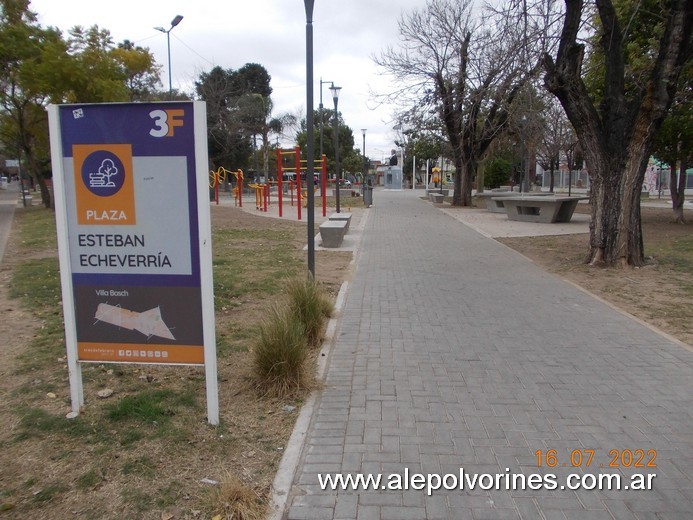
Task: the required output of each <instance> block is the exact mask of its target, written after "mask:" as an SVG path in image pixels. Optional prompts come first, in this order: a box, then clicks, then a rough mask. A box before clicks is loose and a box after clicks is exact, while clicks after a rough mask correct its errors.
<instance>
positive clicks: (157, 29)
mask: <svg viewBox="0 0 693 520" xmlns="http://www.w3.org/2000/svg"><path fill="white" fill-rule="evenodd" d="M154 30H155V31H161V32H162V33H165V32H166V29H164V28H163V27H154Z"/></svg>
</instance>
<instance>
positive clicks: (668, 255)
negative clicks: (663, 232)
mask: <svg viewBox="0 0 693 520" xmlns="http://www.w3.org/2000/svg"><path fill="white" fill-rule="evenodd" d="M646 254H648V255H651V256H654V257H655V258H656V259H657V262H658V263H659V264H660V265H663V266H666V267H669V268H671V269H673V270H674V271H677V272H679V273H682V274H693V237H681V238H677V239H675V240H672V241H671V242H669V243H666V244H662V245H660V246H659V247H657V248H653V249H649V248H648V251H647V253H646Z"/></svg>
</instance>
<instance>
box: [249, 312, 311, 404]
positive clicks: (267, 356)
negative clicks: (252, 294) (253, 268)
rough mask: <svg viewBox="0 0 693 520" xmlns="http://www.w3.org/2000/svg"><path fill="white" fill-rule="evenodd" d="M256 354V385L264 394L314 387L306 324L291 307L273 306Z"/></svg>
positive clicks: (260, 336) (255, 349)
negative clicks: (309, 367)
mask: <svg viewBox="0 0 693 520" xmlns="http://www.w3.org/2000/svg"><path fill="white" fill-rule="evenodd" d="M253 354H254V375H255V379H256V386H257V388H258V389H259V390H260V392H261V393H262V394H263V395H264V396H269V397H288V396H290V395H293V394H295V393H297V392H300V391H301V390H307V389H308V388H310V386H311V381H312V379H313V377H312V376H311V375H310V371H309V370H308V364H307V360H308V345H307V343H306V331H305V327H304V326H303V323H302V322H301V320H300V319H299V318H298V317H297V316H296V315H295V314H293V313H292V312H291V311H290V310H289V309H287V308H283V309H280V308H279V307H277V306H276V305H275V306H273V307H272V308H271V310H270V313H269V316H268V317H267V318H266V320H265V321H264V322H263V323H262V324H261V325H260V329H259V336H258V338H257V340H256V346H255V348H254V349H253Z"/></svg>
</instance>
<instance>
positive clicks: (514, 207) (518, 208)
mask: <svg viewBox="0 0 693 520" xmlns="http://www.w3.org/2000/svg"><path fill="white" fill-rule="evenodd" d="M494 198H496V199H499V200H501V201H502V202H503V205H504V206H505V210H506V213H507V214H508V219H509V220H519V221H522V222H543V223H554V222H570V219H571V218H572V217H573V212H574V211H575V208H576V207H577V204H578V202H579V201H581V200H589V197H537V196H527V197H494Z"/></svg>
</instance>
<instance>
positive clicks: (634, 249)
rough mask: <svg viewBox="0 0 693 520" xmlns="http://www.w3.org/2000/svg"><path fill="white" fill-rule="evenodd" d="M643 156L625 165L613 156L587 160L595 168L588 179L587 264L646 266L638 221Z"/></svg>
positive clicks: (632, 159)
mask: <svg viewBox="0 0 693 520" xmlns="http://www.w3.org/2000/svg"><path fill="white" fill-rule="evenodd" d="M589 155H592V154H591V153H590V154H589ZM643 156H644V154H643V153H642V152H641V153H638V154H636V156H635V157H632V156H631V157H628V158H626V159H625V160H624V161H621V160H619V159H618V158H613V156H612V157H610V160H608V161H606V162H604V161H599V158H598V157H592V158H590V163H589V164H591V165H592V164H594V165H595V167H594V168H590V172H591V173H592V172H594V175H592V177H591V179H590V182H591V191H592V196H591V203H592V222H591V223H590V250H589V253H588V256H587V258H586V262H587V263H589V264H591V265H597V264H608V265H620V266H622V267H625V266H628V265H630V266H642V265H643V264H644V263H645V256H644V252H643V238H642V226H641V219H640V191H641V189H642V183H643V178H644V172H645V168H644V167H643V165H642V164H643ZM644 160H645V161H646V160H647V159H646V158H645V159H644ZM624 163H625V164H624ZM614 172H621V174H620V175H618V174H614Z"/></svg>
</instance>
